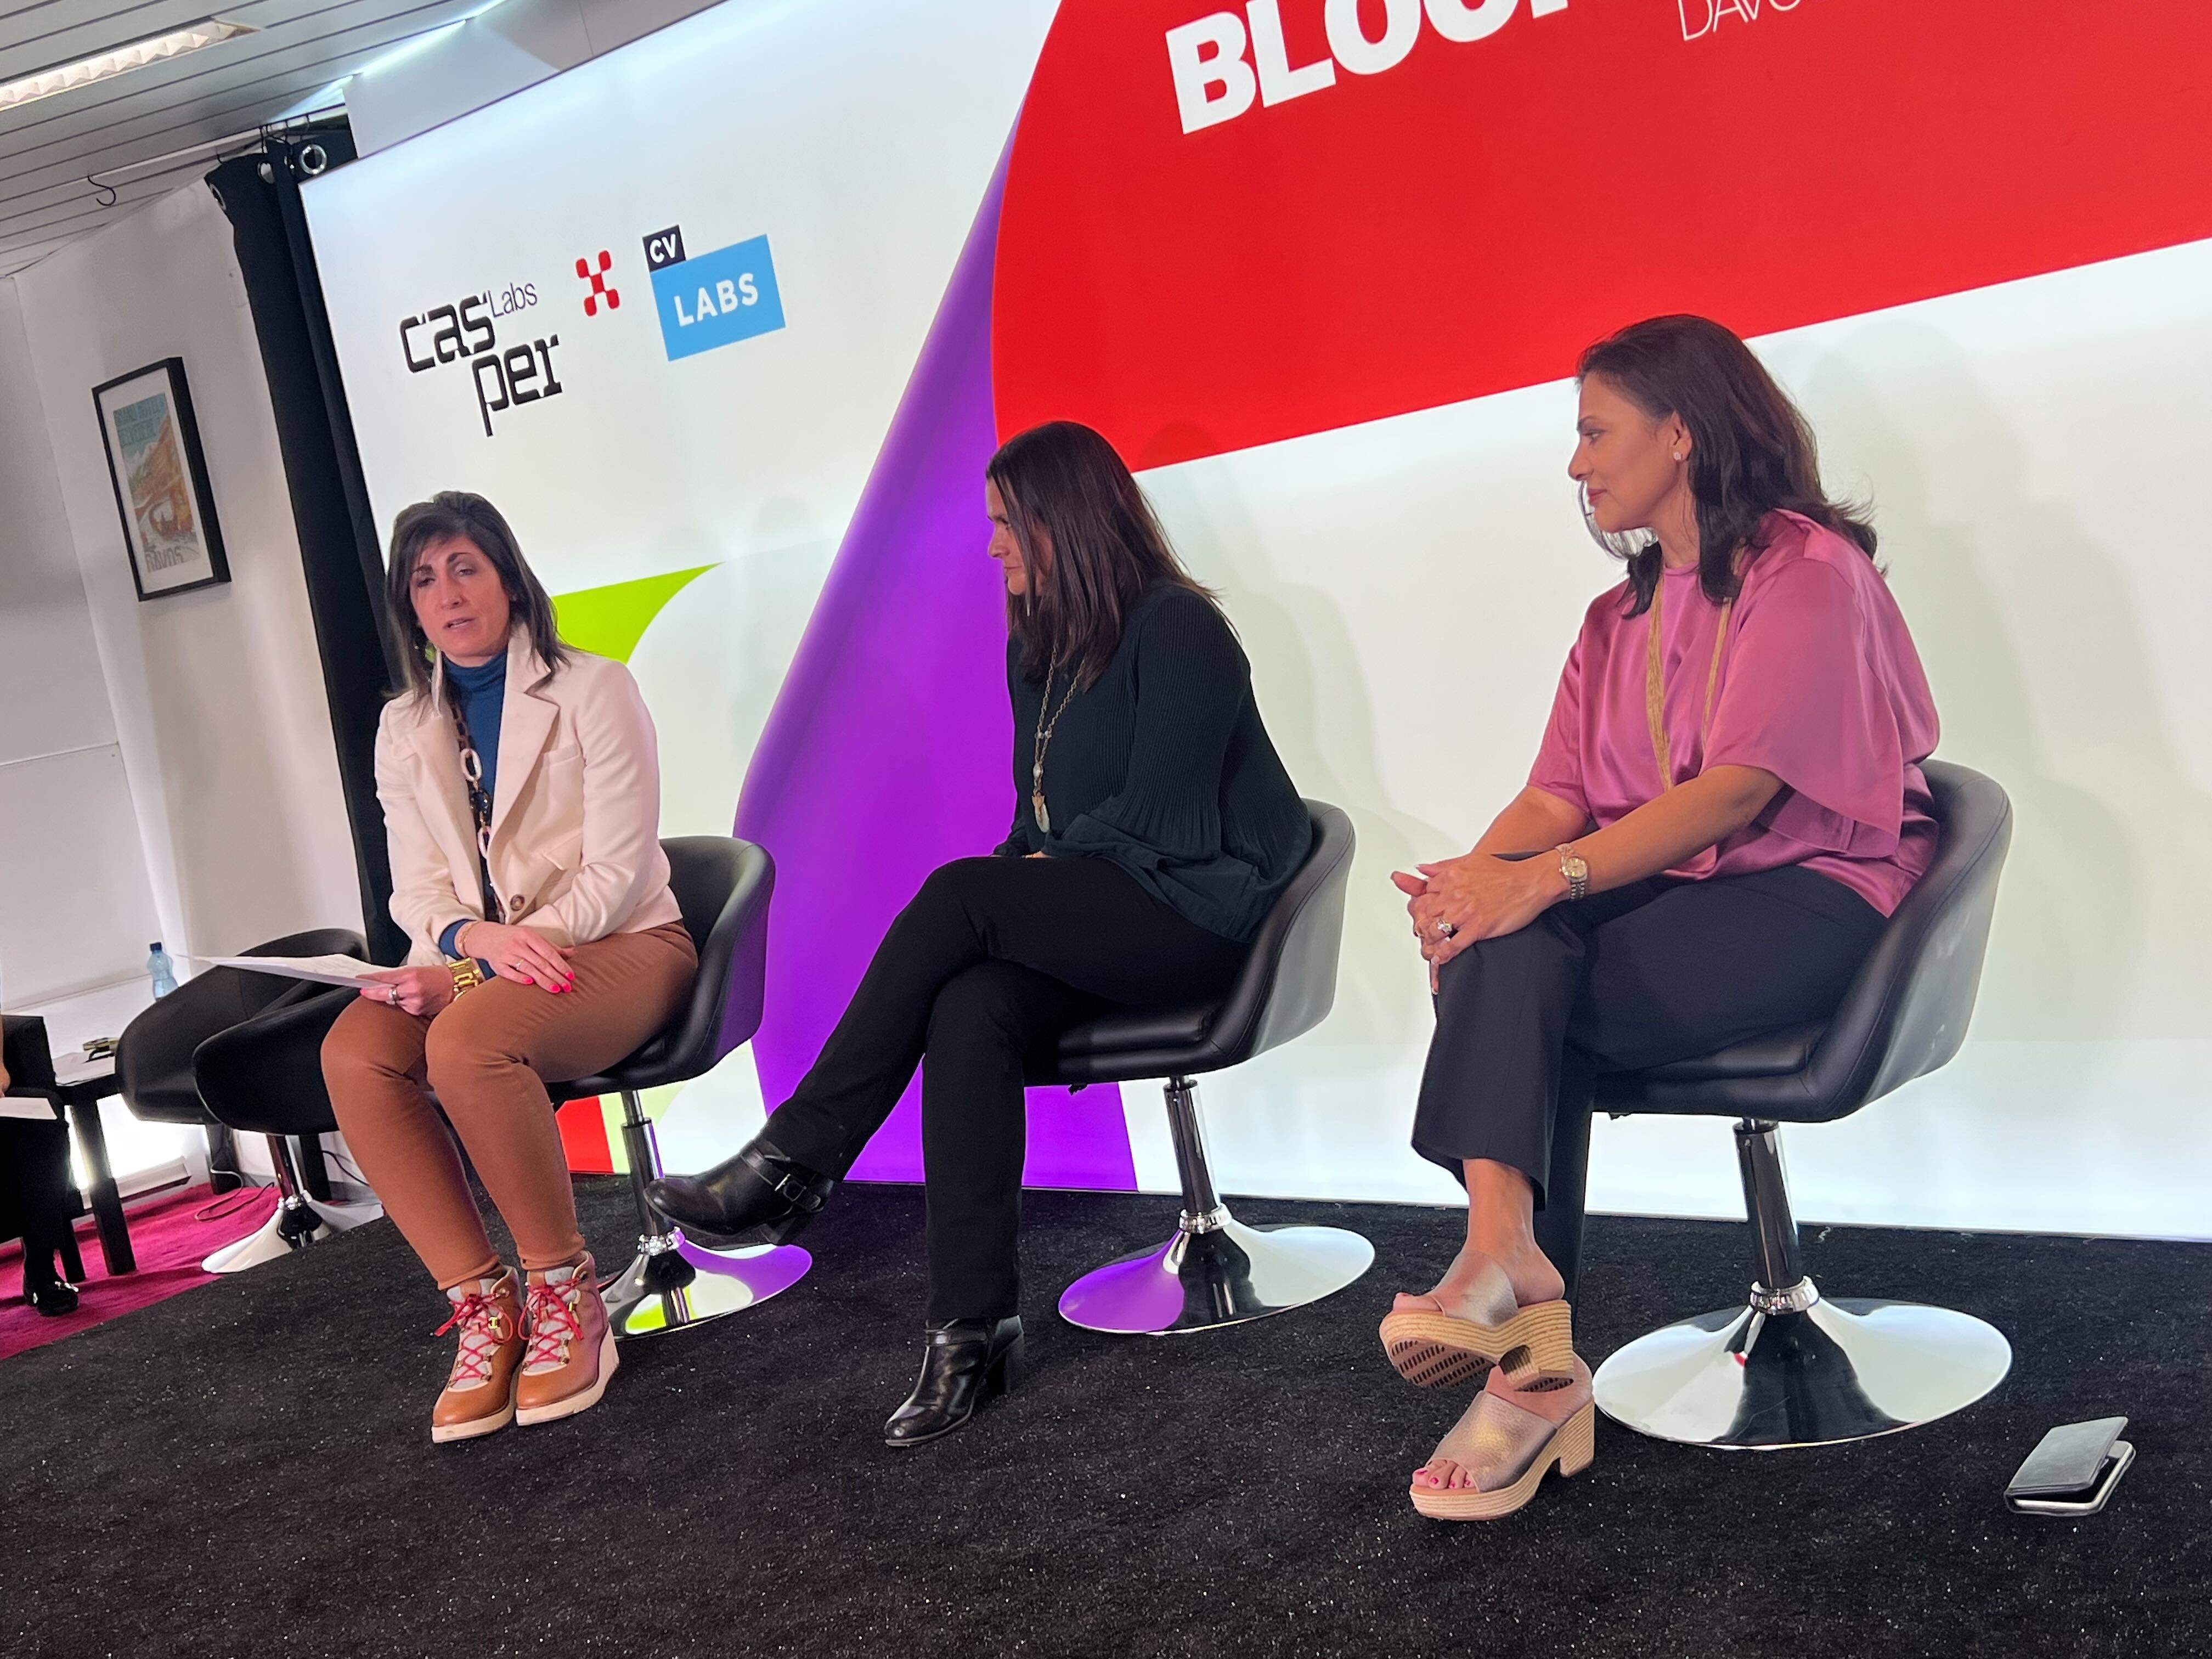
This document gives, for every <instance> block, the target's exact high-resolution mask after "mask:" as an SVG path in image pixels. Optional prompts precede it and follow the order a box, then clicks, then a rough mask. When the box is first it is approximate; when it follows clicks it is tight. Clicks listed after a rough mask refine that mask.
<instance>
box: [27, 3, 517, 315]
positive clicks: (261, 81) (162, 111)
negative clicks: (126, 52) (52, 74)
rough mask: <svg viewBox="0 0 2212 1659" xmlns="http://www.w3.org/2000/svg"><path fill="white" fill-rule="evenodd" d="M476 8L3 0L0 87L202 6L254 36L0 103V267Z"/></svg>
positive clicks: (168, 186)
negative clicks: (198, 150) (25, 100)
mask: <svg viewBox="0 0 2212 1659" xmlns="http://www.w3.org/2000/svg"><path fill="white" fill-rule="evenodd" d="M482 5H483V0H234V3H229V4H225V3H223V0H12V3H4V4H0V82H8V81H11V80H14V79H16V78H17V77H19V76H24V75H27V74H30V73H32V72H33V71H35V70H40V69H44V68H46V67H48V66H50V65H52V64H61V63H70V62H74V61H76V59H79V58H88V57H91V56H94V54H96V53H98V52H101V51H104V50H107V49H109V48H112V47H114V46H121V45H124V44H125V43H127V42H129V41H132V40H143V39H144V38H145V37H147V36H148V35H152V34H159V33H162V32H164V31H165V30H167V29H172V28H176V27H181V26H182V25H184V24H185V23H190V22H195V21H198V20H199V19H201V18H203V17H206V16H208V15H210V14H212V15H216V16H219V17H222V18H225V19H228V20H229V21H234V22H240V23H251V24H252V25H253V26H254V27H256V29H257V30H258V33H253V34H246V35H240V36H238V37H236V38H235V39H234V40H226V41H223V42H222V43H221V44H220V45H217V46H210V47H207V48H205V49H204V50H203V51H199V52H192V53H190V54H188V55H187V56H185V57H183V58H172V59H170V60H169V61H167V62H166V63H162V64H155V65H152V66H150V67H149V68H146V69H142V70H132V71H131V72H130V73H128V74H125V75H119V76H115V77H114V78H113V79H112V80H108V81H104V82H97V83H95V84H94V85H92V86H88V87H79V88H74V89H73V90H71V91H69V92H64V93H59V94H55V95H54V96H52V97H51V98H45V99H41V100H39V101H38V102H36V103H33V104H27V105H23V106H19V107H18V108H15V109H13V110H8V111H3V112H0V276H5V275H7V274H8V273H9V272H11V271H14V270H21V268H22V267H23V266H25V265H27V264H32V263H33V262H35V261H36V260H38V259H41V258H45V257H46V255H47V254H49V253H52V252H54V250H55V249H56V248H57V247H59V246H64V245H65V244H66V243H67V242H69V241H70V240H74V239H76V237H79V236H82V235H86V234H89V233H90V232H92V231H94V230H97V229H98V228H100V226H101V225H103V224H105V223H106V222H109V221H110V220H112V219H114V218H117V217H119V216H122V215H123V214H125V213H128V212H130V211H131V210H132V209H133V208H134V207H136V206H137V205H139V204H142V203H143V202H145V201H146V200H147V199H149V197H155V196H159V195H162V194H164V193H166V192H167V191H171V190H173V189H175V188H176V187H177V185H178V184H179V181H180V180H182V179H188V178H190V177H191V175H192V174H193V173H195V172H205V171H206V170H208V169H209V168H210V167H212V166H213V165H214V164H215V161H216V159H217V156H216V155H214V154H208V155H198V156H186V157H183V158H177V157H174V156H173V154H172V153H173V152H175V151H177V150H180V149H189V148H190V147H191V146H193V145H197V144H204V143H211V142H213V141H215V140H216V139H220V138H225V137H230V136H231V135H233V134H235V133H240V132H250V131H252V129H254V128H256V127H258V126H260V125H264V124H265V123H268V122H270V121H274V120H276V118H278V117H280V116H281V115H283V113H284V112H286V111H288V110H289V109H291V108H293V107H294V106H296V105H298V104H299V103H300V102H301V100H303V99H307V98H309V97H312V96H313V94H316V93H318V92H319V91H320V90H321V89H323V88H325V87H328V86H330V85H331V83H332V82H337V81H339V80H343V78H344V77H345V76H349V75H351V74H353V73H355V72H356V71H357V70H360V69H362V68H363V67H364V66H365V65H367V64H370V63H372V62H374V61H375V60H376V59H377V58H380V57H382V56H384V55H385V54H386V53H388V52H392V50H393V49H394V48H396V47H398V46H401V45H403V44H404V43H405V42H407V41H409V40H415V39H416V38H418V37H420V36H422V35H423V34H425V33H428V32H429V31H431V30H433V29H436V28H439V27H443V26H444V25H446V24H447V23H450V22H452V21H454V20H455V19H457V18H459V17H461V16H464V15H467V14H468V13H470V12H471V11H475V10H478V9H481V8H482ZM244 147H245V146H244V144H241V145H240V148H244ZM164 158H167V159H164ZM144 164H151V165H144ZM118 173H119V175H120V176H118V177H111V175H116V174H118ZM95 180H98V181H100V182H97V183H95V182H94V181H95Z"/></svg>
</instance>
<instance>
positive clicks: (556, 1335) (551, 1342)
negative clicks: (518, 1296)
mask: <svg viewBox="0 0 2212 1659" xmlns="http://www.w3.org/2000/svg"><path fill="white" fill-rule="evenodd" d="M585 1284H586V1280H585V1279H582V1278H581V1277H578V1278H574V1279H563V1280H562V1281H561V1282H560V1283H559V1284H557V1285H550V1284H549V1285H532V1286H531V1287H530V1300H529V1304H528V1305H527V1307H526V1310H525V1311H526V1314H527V1315H528V1316H529V1320H530V1352H528V1353H526V1354H525V1355H524V1356H523V1358H522V1364H523V1368H524V1369H525V1370H527V1369H529V1368H530V1367H531V1366H532V1365H561V1364H567V1363H568V1345H569V1344H570V1343H571V1342H574V1341H576V1340H578V1339H580V1337H581V1336H582V1335H583V1334H584V1324H583V1321H582V1319H581V1318H580V1316H579V1315H578V1313H577V1311H576V1303H577V1299H578V1297H580V1294H581V1292H582V1291H583V1288H584V1285H585Z"/></svg>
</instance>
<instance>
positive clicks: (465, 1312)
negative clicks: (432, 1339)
mask: <svg viewBox="0 0 2212 1659" xmlns="http://www.w3.org/2000/svg"><path fill="white" fill-rule="evenodd" d="M456 1325H458V1326H459V1327H460V1328H461V1347H460V1352H459V1353H457V1354H455V1355H454V1356H453V1375H452V1376H451V1377H449V1378H448V1379H447V1387H449V1388H450V1387H453V1386H454V1385H455V1384H457V1383H489V1382H490V1381H491V1362H492V1357H493V1356H494V1355H495V1354H496V1353H497V1352H499V1351H500V1348H501V1346H502V1345H503V1344H504V1343H505V1342H506V1341H507V1310H506V1309H505V1308H503V1307H501V1305H500V1304H498V1303H497V1302H495V1301H494V1300H493V1299H492V1298H491V1297H488V1296H486V1295H485V1294H484V1293H483V1291H470V1292H469V1293H468V1294H467V1295H466V1296H465V1297H462V1298H461V1299H460V1300H459V1302H458V1303H456V1304H453V1317H452V1318H450V1319H448V1320H447V1322H445V1323H444V1324H442V1325H441V1326H439V1327H438V1329H437V1332H436V1334H438V1335H440V1336H443V1335H444V1334H446V1333H447V1331H450V1330H452V1329H453V1327H454V1326H456Z"/></svg>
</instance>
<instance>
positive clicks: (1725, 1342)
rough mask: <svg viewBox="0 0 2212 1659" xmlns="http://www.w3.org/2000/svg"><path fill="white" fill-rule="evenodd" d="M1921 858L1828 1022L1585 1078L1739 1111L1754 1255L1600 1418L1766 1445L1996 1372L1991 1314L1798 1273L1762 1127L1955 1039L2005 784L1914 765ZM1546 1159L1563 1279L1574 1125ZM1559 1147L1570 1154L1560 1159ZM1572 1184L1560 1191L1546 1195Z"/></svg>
mask: <svg viewBox="0 0 2212 1659" xmlns="http://www.w3.org/2000/svg"><path fill="white" fill-rule="evenodd" d="M1924 770H1925V771H1926V773H1927V775H1928V784H1929V791H1930V793H1932V794H1933V795H1934V797H1935V801H1936V808H1935V817H1936V822H1937V824H1938V826H1939V829H1940V836H1939V839H1938V842H1937V847H1936V859H1935V862H1934V863H1933V864H1932V865H1931V866H1929V871H1928V873H1927V874H1926V875H1925V876H1923V877H1922V878H1921V879H1920V882H1919V884H1917V886H1915V887H1914V888H1913V890H1912V891H1911V893H1910V894H1909V895H1908V896H1906V898H1905V902H1904V903H1902V904H1901V905H1899V907H1898V909H1897V914H1896V915H1893V916H1892V917H1891V918H1890V921H1889V925H1888V927H1887V928H1886V929H1885V930H1884V932H1883V933H1882V935H1881V939H1880V940H1879V942H1878V943H1877V944H1876V945H1875V949H1874V951H1873V953H1872V954H1871V955H1870V956H1869V957H1868V958H1867V961H1866V963H1865V965H1864V966H1863V967H1862V968H1861V969H1859V974H1858V977H1857V980H1855V981H1853V983H1852V985H1851V987H1850V990H1849V991H1847V992H1846V993H1845V994H1844V1000H1843V1002H1842V1004H1841V1006H1838V1008H1837V1010H1836V1013H1835V1017H1834V1018H1832V1019H1830V1020H1828V1021H1827V1022H1826V1023H1825V1024H1817V1025H1806V1026H1801V1027H1798V1028H1796V1029H1794V1030H1785V1031H1781V1032H1777V1033H1774V1034H1772V1035H1770V1036H1764V1037H1759V1038H1757V1039H1754V1040H1753V1041H1751V1042H1742V1043H1738V1044H1737V1045H1735V1047H1733V1048H1724V1049H1722V1050H1721V1051H1719V1052H1718V1053H1717V1054H1705V1055H1703V1056H1700V1057H1699V1058H1698V1059H1695V1060H1680V1061H1677V1062H1675V1063H1674V1064H1673V1065H1668V1066H1656V1067H1654V1068H1653V1069H1652V1070H1650V1071H1647V1072H1636V1073H1610V1074H1606V1075H1601V1077H1600V1078H1599V1079H1598V1091H1597V1101H1596V1108H1597V1109H1598V1110H1600V1111H1604V1112H1610V1113H1613V1114H1614V1115H1625V1114H1627V1113H1630V1112H1665V1113H1674V1114H1696V1115H1728V1116H1732V1117H1735V1118H1737V1119H1739V1120H1740V1121H1739V1122H1738V1123H1737V1124H1736V1126H1735V1139H1736V1156H1737V1159H1738V1162H1739V1163H1740V1164H1741V1166H1742V1172H1743V1191H1744V1204H1745V1207H1746V1210H1747V1213H1748V1215H1749V1217H1750V1221H1751V1231H1752V1243H1753V1263H1754V1266H1755V1268H1756V1271H1757V1277H1756V1278H1755V1279H1753V1283H1752V1286H1751V1293H1750V1298H1749V1301H1748V1304H1747V1305H1746V1306H1744V1307H1740V1308H1724V1309H1723V1310H1720V1311H1719V1312H1717V1313H1711V1314H1706V1315H1705V1316H1701V1317H1699V1318H1696V1319H1690V1320H1685V1321H1682V1322H1680V1323H1677V1324H1673V1325H1668V1326H1666V1327H1664V1328H1662V1329H1660V1330H1656V1331H1654V1332H1652V1333H1650V1334H1649V1335H1646V1336H1643V1337H1639V1338H1638V1339H1637V1340H1635V1341H1633V1342H1632V1343H1630V1344H1629V1345H1628V1346H1626V1347H1625V1348H1622V1349H1620V1351H1619V1352H1616V1353H1614V1354H1613V1355H1612V1356H1611V1357H1610V1358H1607V1360H1606V1362H1605V1363H1604V1364H1602V1365H1601V1366H1600V1367H1599V1368H1598V1371H1597V1403H1598V1407H1599V1408H1600V1409H1601V1410H1602V1411H1603V1412H1604V1413H1606V1415H1607V1416H1608V1417H1611V1418H1613V1419H1614V1420H1615V1421H1617V1422H1620V1423H1624V1424H1626V1425H1628V1426H1629V1427H1630V1428H1632V1429H1636V1430H1638V1431H1641V1432H1643V1433H1645V1434H1649V1435H1653V1436H1656V1437H1658V1438H1660V1439H1662V1440H1677V1441H1685V1442H1688V1443H1692V1444H1695V1445H1701V1446H1719V1447H1729V1448H1747V1449H1777V1448H1780V1447H1785V1446H1809V1445H1828V1444H1832V1443H1836V1442H1838V1441H1845V1440H1859V1439H1863V1438H1865V1437H1868V1436H1869V1435H1876V1434H1887V1433H1889V1432H1891V1431H1894V1430H1898V1429H1905V1428H1911V1427H1913V1426H1915V1425H1918V1424H1922V1423H1926V1422H1930V1421H1932V1420H1934V1419H1936V1418H1939V1417H1944V1416H1948V1414H1949V1413H1953V1412H1955V1411H1958V1410H1960V1409H1961V1408H1962V1407H1966V1406H1969V1405H1972V1403H1973V1402H1974V1401H1977V1400H1978V1399H1980V1398H1981V1397H1982V1396H1983V1395H1985V1394H1987V1393H1988V1392H1989V1391H1990V1389H1994V1388H1995V1387H1996V1385H1997V1384H1998V1383H2001V1382H2002V1381H2003V1380H2004V1376H2005V1373H2006V1372H2007V1371H2008V1370H2009V1369H2010V1368H2011V1364H2012V1349H2011V1347H2010V1346H2009V1345H2008V1343H2007V1342H2006V1341H2005V1339H2004V1337H2003V1336H2002V1334H2000V1333H1999V1332H1998V1331H1997V1330H1996V1328H1993V1327H1991V1326H1990V1325H1987V1324H1984V1322H1982V1321H1980V1320H1978V1319H1974V1318H1971V1317H1969V1316H1966V1315H1965V1314H1960V1313H1954V1312H1951V1311H1950V1310H1947V1309H1942V1308H1929V1307H1923V1306H1921V1305H1919V1304H1915V1303H1905V1302H1884V1301H1876V1300H1870V1299H1865V1298H1859V1297H1846V1298H1830V1297H1824V1296H1823V1295H1822V1294H1821V1293H1820V1291H1819V1290H1817V1289H1816V1288H1814V1284H1813V1281H1812V1279H1810V1278H1808V1277H1807V1275H1806V1273H1805V1268H1804V1261H1803V1257H1802V1253H1801V1252H1800V1249H1799V1247H1798V1239H1797V1225H1796V1220H1795V1219H1794V1218H1793V1217H1792V1216H1791V1214H1790V1194H1789V1190H1788V1188H1787V1186H1786V1185H1785V1183H1784V1178H1783V1169H1782V1153H1781V1147H1780V1145H1779V1143H1778V1139H1777V1126H1778V1124H1782V1123H1828V1122H1832V1121H1834V1120H1836V1119H1838V1118H1840V1117H1847V1116H1849V1115H1850V1114H1851V1113H1853V1112H1856V1111H1857V1110H1858V1109H1860V1108H1861V1107H1863V1106H1864V1105H1866V1104H1868V1103H1869V1102H1872V1101H1875V1100H1879V1099H1881V1097H1882V1096H1884V1095H1886V1094H1887V1093H1889V1092H1890V1091H1892V1090H1893V1089H1896V1088H1899V1087H1900V1086H1902V1085H1905V1084H1906V1083H1909V1082H1911V1080H1912V1079H1915V1078H1917V1077H1923V1076H1925V1075H1926V1074H1927V1073H1929V1072H1932V1071H1935V1070H1936V1068H1937V1067H1938V1066H1942V1065H1944V1064H1945V1063H1946V1062H1947V1061H1948V1060H1950V1059H1951V1057H1952V1056H1953V1055H1954V1054H1957V1053H1958V1052H1959V1045H1960V1042H1963V1041H1964V1040H1965V1038H1966V1023H1967V1021H1968V1019H1969V1018H1971V1017H1972V1013H1973V1009H1974V995H1975V992H1976V990H1977V988H1978V987H1979V985H1980V983H1981V975H1982V957H1983V954H1984V951H1985V950H1986V948H1987V946H1988V944H1989V937H1990V915H1991V914H1992V912H1993V911H1994V909H1995V908H1996V896H1997V877H1998V875H1999V873H2000V872H2002V869H2003V867H2004V859H2005V852H2006V849H2007V848H2008V846H2009V845H2010V843H2011V841H2012V806H2011V803H2010V802H2008V800H2007V799H2005V793H2004V791H2003V790H2002V789H2001V788H1999V787H1997V785H1996V783H1994V782H1992V781H1990V779H1988V778H1985V777H1984V776H1982V775H1980V774H1979V773H1977V772H1970V771H1968V770H1967V769H1966V768H1965V767H1963V766H1951V765H1948V764H1945V763H1941V762H1936V761H1930V762H1929V763H1927V765H1926V766H1925V768H1924ZM1582 1127H1583V1133H1582V1134H1580V1135H1578V1136H1577V1137H1575V1142H1576V1144H1575V1145H1574V1146H1571V1147H1559V1148H1555V1149H1554V1152H1553V1158H1554V1170H1555V1181H1554V1187H1553V1191H1554V1194H1555V1196H1554V1201H1553V1204H1552V1206H1551V1207H1549V1208H1548V1209H1547V1210H1546V1211H1545V1212H1543V1213H1542V1215H1541V1216H1540V1217H1539V1221H1538V1231H1537V1237H1538V1240H1539V1242H1540V1243H1542V1244H1543V1245H1544V1247H1545V1249H1546V1250H1547V1253H1549V1254H1550V1255H1552V1257H1553V1261H1557V1262H1559V1264H1560V1266H1561V1267H1562V1268H1563V1269H1565V1271H1566V1272H1567V1276H1568V1282H1569V1284H1570V1285H1572V1284H1573V1282H1574V1279H1575V1273H1574V1266H1575V1264H1576V1261H1577V1256H1578V1255H1579V1243H1580V1237H1581V1231H1582V1205H1581V1200H1582V1194H1583V1177H1584V1174H1585V1169H1586V1162H1587V1158H1588V1151H1589V1142H1588V1126H1587V1124H1586V1123H1585V1124H1584V1125H1583V1126H1582ZM1562 1156H1564V1157H1565V1159H1566V1162H1565V1163H1564V1164H1563V1163H1561V1162H1559V1160H1560V1159H1561V1158H1562ZM1565 1194H1572V1195H1573V1196H1572V1200H1571V1202H1562V1201H1560V1199H1561V1198H1563V1197H1564V1195H1565Z"/></svg>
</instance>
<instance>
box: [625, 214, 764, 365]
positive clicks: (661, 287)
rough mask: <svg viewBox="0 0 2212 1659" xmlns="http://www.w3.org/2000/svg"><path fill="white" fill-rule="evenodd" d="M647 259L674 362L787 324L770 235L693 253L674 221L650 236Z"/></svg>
mask: <svg viewBox="0 0 2212 1659" xmlns="http://www.w3.org/2000/svg"><path fill="white" fill-rule="evenodd" d="M645 264H646V268H647V270H650V271H651V272H652V273H653V307H654V308H655V309H656V310H657V311H659V313H660V343H661V344H662V345H664V346H665V347H666V348H667V350H668V360H669V362H675V361H676V360H677V359H678V357H696V356H698V355H699V353H701V352H702V351H712V350H713V349H714V348H715V347H716V346H726V345H735V344H736V343H738V341H740V340H750V339H751V338H752V337H754V336H756V335H759V334H772V333H774V332H775V331H776V330H777V329H780V328H781V327H782V326H783V296H782V295H781V292H780V291H779V290H778V289H777V288H776V285H775V260H774V259H772V258H769V249H768V238H767V237H765V236H756V237H754V238H752V239H751V240H750V241H744V242H732V244H731V245H730V246H727V247H723V248H716V249H715V250H714V252H712V253H702V254H701V255H699V256H698V257H697V258H687V257H686V256H685V254H684V231H683V228H682V227H681V226H678V225H671V226H670V227H669V228H667V229H666V230H657V231H655V232H653V234H652V235H650V236H648V237H647V238H646V239H645Z"/></svg>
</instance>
